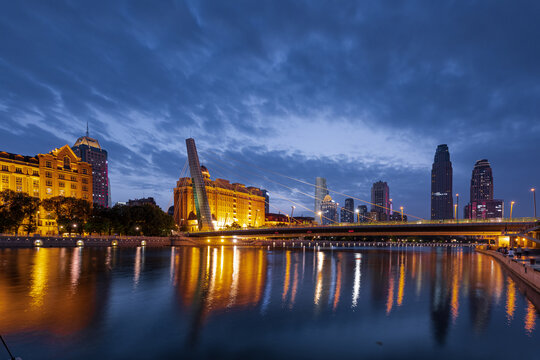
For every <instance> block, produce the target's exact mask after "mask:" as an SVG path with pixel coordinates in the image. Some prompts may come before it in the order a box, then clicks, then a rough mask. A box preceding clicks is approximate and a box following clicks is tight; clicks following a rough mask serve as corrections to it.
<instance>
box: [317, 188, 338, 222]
mask: <svg viewBox="0 0 540 360" xmlns="http://www.w3.org/2000/svg"><path fill="white" fill-rule="evenodd" d="M338 205H339V204H338V203H337V202H335V201H334V200H332V197H331V196H330V195H326V196H325V197H324V199H323V201H322V202H321V210H320V211H321V216H320V217H321V218H322V219H321V221H322V224H323V225H331V224H336V223H338V221H339V219H338V210H337V209H338Z"/></svg>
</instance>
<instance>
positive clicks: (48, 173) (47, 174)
mask: <svg viewBox="0 0 540 360" xmlns="http://www.w3.org/2000/svg"><path fill="white" fill-rule="evenodd" d="M45 177H46V178H49V179H50V178H52V173H51V172H50V171H47V172H45Z"/></svg>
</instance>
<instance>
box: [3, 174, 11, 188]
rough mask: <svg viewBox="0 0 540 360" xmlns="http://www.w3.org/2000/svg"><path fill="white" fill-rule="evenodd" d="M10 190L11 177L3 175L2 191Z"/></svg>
mask: <svg viewBox="0 0 540 360" xmlns="http://www.w3.org/2000/svg"><path fill="white" fill-rule="evenodd" d="M8 188H9V175H2V190H6V189H8Z"/></svg>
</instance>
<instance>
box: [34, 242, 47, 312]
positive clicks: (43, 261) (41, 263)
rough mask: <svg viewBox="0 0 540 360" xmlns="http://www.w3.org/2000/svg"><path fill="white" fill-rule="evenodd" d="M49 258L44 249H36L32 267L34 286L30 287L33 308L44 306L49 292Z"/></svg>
mask: <svg viewBox="0 0 540 360" xmlns="http://www.w3.org/2000/svg"><path fill="white" fill-rule="evenodd" d="M48 262H49V256H48V254H47V252H46V251H45V250H44V249H36V253H35V256H34V266H33V267H32V285H30V297H31V298H32V301H31V302H30V305H31V306H32V307H37V308H40V307H41V306H43V298H44V296H45V291H46V290H47V281H48V279H49V273H48V272H49V271H48V270H49V269H48Z"/></svg>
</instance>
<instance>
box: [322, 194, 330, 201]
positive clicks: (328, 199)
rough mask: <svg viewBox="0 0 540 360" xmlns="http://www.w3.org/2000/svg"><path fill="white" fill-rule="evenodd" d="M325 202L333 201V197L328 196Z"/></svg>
mask: <svg viewBox="0 0 540 360" xmlns="http://www.w3.org/2000/svg"><path fill="white" fill-rule="evenodd" d="M323 201H324V202H330V201H332V197H331V196H330V195H326V196H325V197H324V199H323Z"/></svg>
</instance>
